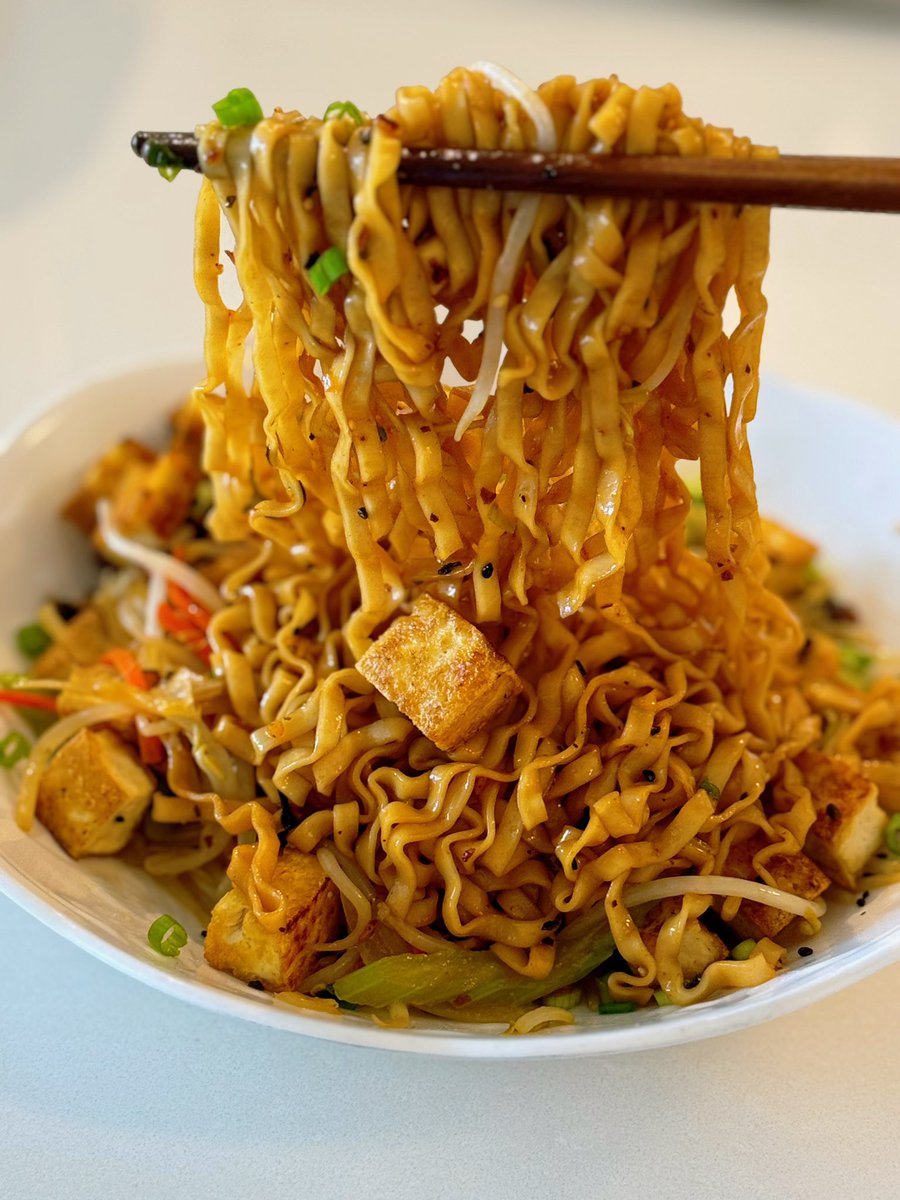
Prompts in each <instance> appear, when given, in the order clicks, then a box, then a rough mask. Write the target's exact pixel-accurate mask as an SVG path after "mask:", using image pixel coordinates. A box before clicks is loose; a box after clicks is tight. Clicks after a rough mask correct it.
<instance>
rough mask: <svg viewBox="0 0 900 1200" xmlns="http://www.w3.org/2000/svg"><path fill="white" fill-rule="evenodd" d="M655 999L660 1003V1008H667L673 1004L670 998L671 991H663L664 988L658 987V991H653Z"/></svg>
mask: <svg viewBox="0 0 900 1200" xmlns="http://www.w3.org/2000/svg"><path fill="white" fill-rule="evenodd" d="M653 999H654V1000H655V1001H656V1003H657V1004H658V1005H659V1007H660V1008H667V1007H669V1008H670V1007H671V1005H672V1001H671V1000H670V999H669V993H668V992H665V991H663V989H662V988H657V989H656V991H655V992H654V993H653Z"/></svg>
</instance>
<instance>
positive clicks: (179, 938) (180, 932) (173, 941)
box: [147, 913, 188, 958]
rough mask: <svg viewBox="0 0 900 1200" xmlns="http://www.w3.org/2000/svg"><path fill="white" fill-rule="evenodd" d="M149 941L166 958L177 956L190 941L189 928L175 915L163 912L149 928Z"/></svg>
mask: <svg viewBox="0 0 900 1200" xmlns="http://www.w3.org/2000/svg"><path fill="white" fill-rule="evenodd" d="M147 941H148V942H149V943H150V945H151V946H152V947H153V949H154V950H156V952H157V953H158V954H164V955H165V956H166V958H177V957H178V955H179V954H180V953H181V950H182V948H183V947H184V946H186V945H187V943H188V935H187V930H186V929H185V927H184V926H183V925H182V924H181V923H180V922H179V921H176V920H175V918H174V917H170V916H169V915H168V913H163V915H162V916H161V917H157V918H156V920H155V921H154V922H153V924H152V925H151V926H150V928H149V929H148V930H147Z"/></svg>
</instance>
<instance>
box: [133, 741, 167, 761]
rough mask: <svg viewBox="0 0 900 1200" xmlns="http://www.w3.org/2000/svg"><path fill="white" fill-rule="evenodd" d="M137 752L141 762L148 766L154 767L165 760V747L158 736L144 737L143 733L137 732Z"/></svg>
mask: <svg viewBox="0 0 900 1200" xmlns="http://www.w3.org/2000/svg"><path fill="white" fill-rule="evenodd" d="M138 753H139V754H140V756H141V762H142V763H146V765H147V766H148V767H156V766H159V765H160V764H161V763H164V762H165V761H166V748H165V746H164V745H163V743H162V739H161V738H158V737H145V736H144V734H142V733H138Z"/></svg>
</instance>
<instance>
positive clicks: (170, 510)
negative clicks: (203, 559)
mask: <svg viewBox="0 0 900 1200" xmlns="http://www.w3.org/2000/svg"><path fill="white" fill-rule="evenodd" d="M199 480H200V470H199V468H198V466H197V464H196V462H194V461H193V460H192V459H191V458H190V457H189V455H187V454H184V453H182V452H181V451H179V450H171V451H169V452H168V453H166V454H161V455H160V456H159V458H157V459H156V461H155V462H153V463H135V464H133V465H132V466H131V467H129V469H128V470H127V471H126V472H125V474H124V475H123V476H122V478H121V480H120V482H119V484H118V486H117V487H116V488H115V490H114V492H113V495H112V510H111V514H110V515H111V518H112V523H113V525H114V526H115V527H116V528H117V529H120V530H121V531H122V532H123V533H124V534H127V535H129V536H132V535H134V534H142V533H144V534H145V533H152V534H155V535H156V536H157V537H160V538H163V539H165V538H169V537H171V536H172V534H173V533H174V532H175V530H176V529H177V528H178V526H179V525H181V524H182V523H183V522H184V521H185V519H186V518H187V515H188V513H189V512H190V510H191V505H192V504H193V502H194V493H195V492H196V490H197V484H198V482H199Z"/></svg>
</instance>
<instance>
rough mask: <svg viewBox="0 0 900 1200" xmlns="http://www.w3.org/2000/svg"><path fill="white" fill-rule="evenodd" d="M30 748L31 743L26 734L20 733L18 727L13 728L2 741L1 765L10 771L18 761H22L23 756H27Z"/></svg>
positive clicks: (0, 750) (0, 742) (0, 745)
mask: <svg viewBox="0 0 900 1200" xmlns="http://www.w3.org/2000/svg"><path fill="white" fill-rule="evenodd" d="M30 750H31V743H30V742H29V741H28V738H27V737H25V736H24V734H21V733H19V731H18V730H17V729H13V730H12V731H11V732H10V733H8V734H7V735H6V737H5V738H4V739H3V741H0V767H3V768H5V769H6V770H7V771H8V770H9V768H10V767H14V766H15V765H16V763H17V762H21V761H22V759H23V758H27V757H28V752H29V751H30Z"/></svg>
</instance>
